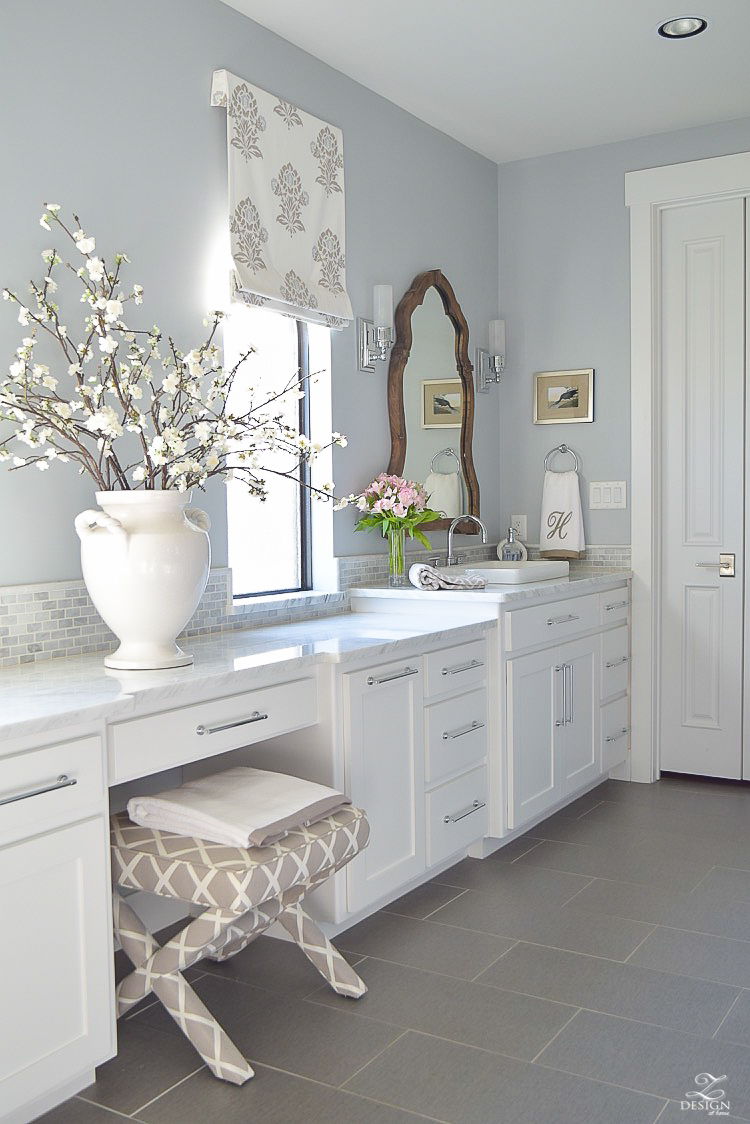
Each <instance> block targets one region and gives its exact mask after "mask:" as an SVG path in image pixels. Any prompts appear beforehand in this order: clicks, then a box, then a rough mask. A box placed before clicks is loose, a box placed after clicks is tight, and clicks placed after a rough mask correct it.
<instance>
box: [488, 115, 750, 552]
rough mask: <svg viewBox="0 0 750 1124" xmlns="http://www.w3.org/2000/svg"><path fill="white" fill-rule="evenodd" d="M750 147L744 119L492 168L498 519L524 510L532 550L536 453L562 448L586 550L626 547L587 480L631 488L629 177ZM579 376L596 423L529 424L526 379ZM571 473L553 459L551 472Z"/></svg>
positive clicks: (620, 522)
mask: <svg viewBox="0 0 750 1124" xmlns="http://www.w3.org/2000/svg"><path fill="white" fill-rule="evenodd" d="M748 149H750V120H743V121H733V122H726V123H724V124H719V125H713V126H706V127H702V128H698V129H686V130H682V131H680V132H676V133H668V134H664V135H659V136H652V137H643V138H641V139H639V140H633V141H626V142H622V143H618V144H611V145H601V146H599V147H596V148H589V149H584V150H581V151H578V152H564V153H560V154H557V155H554V156H547V157H540V158H538V159H535V160H523V161H518V162H515V163H510V164H504V165H501V166H500V169H499V182H498V191H499V215H500V252H499V260H500V309H501V312H502V314H503V316H504V317H505V318H506V320H507V333H508V343H507V352H508V358H507V368H506V374H505V375H504V376H503V383H502V385H501V386H500V388H499V392H500V393H499V405H500V434H501V442H500V446H501V470H500V478H501V481H502V485H501V498H500V507H501V510H500V515H501V519H502V521H503V523H504V522H505V521H506V519H508V518H509V516H510V515H511V514H513V513H524V512H525V513H527V514H528V516H529V541H530V542H538V541H539V510H540V503H541V488H542V477H543V462H544V456H545V453H546V452H547V451H548V450H549V449H552V448H553V447H554V446H555V445H559V444H560V443H561V442H565V443H566V444H568V445H571V446H572V447H573V448H574V449H575V450H576V451H577V452H578V453H579V454H580V456H581V459H582V468H581V475H582V478H583V480H582V483H583V488H582V492H583V495H582V499H583V501H584V524H585V529H586V540H587V542H589V543H592V544H594V543H596V544H606V543H629V542H630V510H629V508H628V509H627V510H625V511H593V512H589V510H588V481H590V480H626V481H628V483H629V480H630V243H629V222H628V212H627V209H626V207H625V201H624V199H625V193H624V177H625V173H626V172H628V171H634V170H636V169H640V168H651V167H657V166H659V165H664V164H676V163H681V162H683V161H686V160H699V159H703V158H706V157H710V156H721V155H725V154H728V153H732V152H743V151H747V150H748ZM581 367H593V368H594V369H595V372H596V374H595V395H594V422H593V424H591V425H589V424H585V423H580V424H575V425H570V424H568V425H534V424H533V422H532V420H531V419H532V401H533V392H532V387H533V374H534V372H535V371H557V370H569V369H574V368H581ZM492 393H493V394H494V393H495V391H494V390H493V391H492ZM571 464H572V462H571V461H570V460H568V459H566V458H564V457H560V458H559V459H557V460H556V461H555V463H554V467H555V468H566V467H570V466H571Z"/></svg>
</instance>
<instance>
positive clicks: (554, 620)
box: [547, 613, 581, 625]
mask: <svg viewBox="0 0 750 1124" xmlns="http://www.w3.org/2000/svg"><path fill="white" fill-rule="evenodd" d="M580 619H581V618H580V617H579V616H578V615H577V614H576V613H568V615H567V616H565V617H547V624H548V625H553V624H567V623H568V621H578V620H580Z"/></svg>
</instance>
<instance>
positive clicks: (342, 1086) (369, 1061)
mask: <svg viewBox="0 0 750 1124" xmlns="http://www.w3.org/2000/svg"><path fill="white" fill-rule="evenodd" d="M364 1017H365V1018H369V1017H370V1016H368V1015H366V1016H364ZM383 1025H385V1026H389V1025H390V1026H393V1023H384V1024H383ZM394 1030H398V1027H394ZM410 1032H411V1028H410V1027H404V1028H403V1029H402V1031H401V1033H400V1034H397V1035H396V1037H395V1038H394V1039H392V1041H390V1042H388V1043H386V1045H385V1046H383V1048H382V1050H378V1051H377V1053H375V1054H373V1056H372V1057H371V1058H368V1059H367V1061H366V1062H365V1063H364V1064H363V1065H361V1066H360V1067H359V1069H355V1071H354V1073H350V1074H349V1076H348V1077H347V1078H346V1079H345V1080H344V1081H342V1082H341V1083H340V1084H339V1085H334V1086H333V1088H335V1089H346V1087H347V1085H348V1084H349V1082H350V1081H353V1080H354V1078H355V1077H359V1075H360V1073H362V1071H363V1070H364V1069H367V1067H368V1065H372V1063H373V1062H374V1061H377V1059H378V1058H379V1057H382V1055H383V1054H384V1053H385V1052H386V1051H387V1050H390V1048H391V1046H395V1045H396V1043H397V1042H400V1041H401V1039H402V1038H403V1037H404V1035H405V1034H409V1033H410ZM346 1091H347V1092H349V1093H351V1092H353V1090H352V1089H346Z"/></svg>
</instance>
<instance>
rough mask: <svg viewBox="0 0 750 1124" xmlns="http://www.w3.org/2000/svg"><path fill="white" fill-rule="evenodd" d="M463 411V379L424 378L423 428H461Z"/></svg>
mask: <svg viewBox="0 0 750 1124" xmlns="http://www.w3.org/2000/svg"><path fill="white" fill-rule="evenodd" d="M463 411H464V387H463V383H462V382H461V379H423V381H422V429H460V428H461V418H462V417H463Z"/></svg>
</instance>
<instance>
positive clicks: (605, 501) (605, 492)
mask: <svg viewBox="0 0 750 1124" xmlns="http://www.w3.org/2000/svg"><path fill="white" fill-rule="evenodd" d="M627 506H628V504H627V491H626V482H625V481H624V480H592V481H591V483H590V484H589V507H590V508H600V509H601V508H609V509H612V508H622V507H627Z"/></svg>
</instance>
